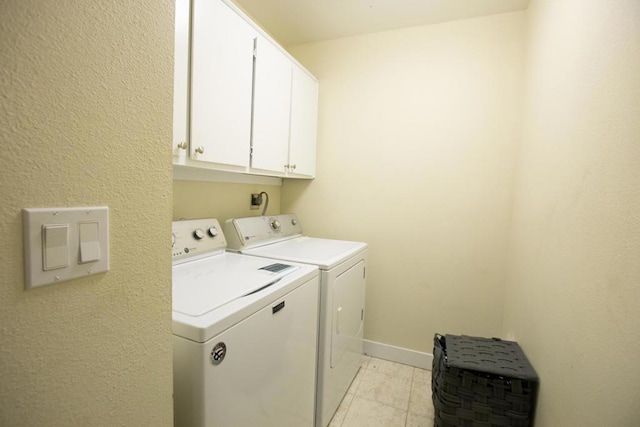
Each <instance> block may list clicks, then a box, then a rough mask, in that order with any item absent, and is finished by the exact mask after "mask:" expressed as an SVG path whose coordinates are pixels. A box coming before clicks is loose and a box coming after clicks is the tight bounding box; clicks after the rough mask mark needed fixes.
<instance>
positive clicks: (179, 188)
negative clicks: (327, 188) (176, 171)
mask: <svg viewBox="0 0 640 427" xmlns="http://www.w3.org/2000/svg"><path fill="white" fill-rule="evenodd" d="M281 188H282V187H281V186H279V185H262V184H229V183H219V182H199V181H178V180H175V181H173V219H174V220H178V219H189V218H206V217H210V218H216V219H217V220H218V221H219V222H220V224H224V221H226V220H227V219H228V218H240V217H245V216H257V215H260V214H261V213H262V209H263V208H264V204H263V205H262V206H260V209H251V208H250V206H249V205H250V202H251V194H252V193H260V192H262V191H266V192H267V194H268V195H269V206H268V207H267V212H266V213H267V215H277V214H279V213H280V192H281Z"/></svg>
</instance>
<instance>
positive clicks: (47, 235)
mask: <svg viewBox="0 0 640 427" xmlns="http://www.w3.org/2000/svg"><path fill="white" fill-rule="evenodd" d="M23 223H24V248H25V282H26V288H27V289H30V288H34V287H37V286H43V285H49V284H52V283H57V282H62V281H65V280H71V279H75V278H77V277H83V276H87V275H91V274H97V273H103V272H106V271H108V270H109V209H108V208H107V207H104V206H100V207H83V208H52V209H24V210H23Z"/></svg>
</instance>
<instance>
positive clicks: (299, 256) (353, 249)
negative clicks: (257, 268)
mask: <svg viewBox="0 0 640 427" xmlns="http://www.w3.org/2000/svg"><path fill="white" fill-rule="evenodd" d="M366 248H367V244H366V243H363V242H351V241H347V240H331V239H319V238H316V237H306V236H301V237H295V238H293V239H289V240H284V241H280V242H276V243H272V244H270V245H264V246H260V247H257V248H252V249H246V250H243V251H242V253H245V254H249V255H256V256H262V257H267V258H276V259H281V260H285V261H290V262H300V263H304V264H313V265H317V266H318V267H319V268H320V269H321V270H329V269H331V268H333V267H335V266H336V265H338V264H340V263H341V262H343V261H345V260H346V259H348V258H350V257H352V256H353V255H355V254H357V253H359V252H361V251H364V250H365V249H366Z"/></svg>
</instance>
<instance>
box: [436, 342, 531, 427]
mask: <svg viewBox="0 0 640 427" xmlns="http://www.w3.org/2000/svg"><path fill="white" fill-rule="evenodd" d="M433 341H434V348H433V372H432V377H433V379H432V382H431V389H432V392H433V393H432V398H433V407H434V409H435V423H434V426H435V427H454V426H456V427H457V426H462V427H480V426H482V427H485V426H486V427H493V426H508V427H527V426H531V425H533V412H534V409H535V401H536V393H537V389H538V375H537V374H536V372H535V371H534V369H533V367H532V366H531V364H530V363H529V361H528V360H527V358H526V356H525V355H524V353H523V352H522V349H521V348H520V346H519V345H518V344H517V343H516V342H512V341H502V340H499V339H496V338H477V337H467V336H456V335H446V336H442V335H439V334H436V335H435V337H434V340H433Z"/></svg>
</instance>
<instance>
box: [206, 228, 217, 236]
mask: <svg viewBox="0 0 640 427" xmlns="http://www.w3.org/2000/svg"><path fill="white" fill-rule="evenodd" d="M207 233H209V237H216V236H217V235H218V234H220V232H219V231H218V229H217V228H215V227H209V229H208V230H207Z"/></svg>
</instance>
